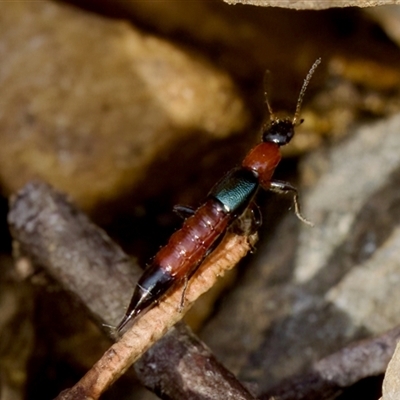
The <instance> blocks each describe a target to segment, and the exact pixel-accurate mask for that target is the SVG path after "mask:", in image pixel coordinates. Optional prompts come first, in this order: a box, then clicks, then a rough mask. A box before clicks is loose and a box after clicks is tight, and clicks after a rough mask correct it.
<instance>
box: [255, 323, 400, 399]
mask: <svg viewBox="0 0 400 400" xmlns="http://www.w3.org/2000/svg"><path fill="white" fill-rule="evenodd" d="M399 340H400V327H396V328H394V329H392V330H390V331H388V332H386V333H384V334H382V335H380V336H377V337H374V338H370V339H365V340H361V341H359V342H356V343H352V344H351V345H349V346H347V347H345V348H344V349H342V350H340V351H338V352H336V353H334V354H331V355H329V356H327V357H325V358H323V359H321V360H320V361H318V362H317V363H315V364H314V366H313V368H312V369H311V371H310V372H309V373H307V374H304V375H299V376H297V377H294V378H292V379H289V380H287V381H286V382H284V383H282V384H281V385H279V386H278V387H276V388H273V389H271V390H270V391H268V393H265V394H264V395H263V396H261V397H260V399H263V400H270V399H275V400H317V399H318V400H325V399H326V400H327V399H332V398H334V397H335V396H336V395H337V394H339V393H341V392H342V391H343V390H344V389H345V388H346V387H349V386H351V385H353V384H355V383H356V382H358V381H360V380H361V379H364V378H367V377H371V376H377V375H380V374H383V373H384V372H385V370H386V368H387V365H388V363H389V361H390V358H391V357H392V355H393V353H394V350H395V348H396V344H397V342H398V341H399Z"/></svg>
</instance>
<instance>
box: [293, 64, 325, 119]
mask: <svg viewBox="0 0 400 400" xmlns="http://www.w3.org/2000/svg"><path fill="white" fill-rule="evenodd" d="M320 63H321V58H317V59H316V60H315V62H314V64H313V65H312V66H311V68H310V70H309V71H308V74H307V76H306V78H305V79H304V82H303V86H302V87H301V90H300V94H299V98H298V100H297V105H296V111H295V113H294V115H293V121H292V123H293V126H296V125H299V124H301V123H302V122H303V120H301V119H299V117H300V110H301V105H302V103H303V98H304V94H305V93H306V90H307V86H308V84H309V83H310V80H311V78H312V76H313V74H314V72H315V70H316V69H317V67H318V65H319V64H320Z"/></svg>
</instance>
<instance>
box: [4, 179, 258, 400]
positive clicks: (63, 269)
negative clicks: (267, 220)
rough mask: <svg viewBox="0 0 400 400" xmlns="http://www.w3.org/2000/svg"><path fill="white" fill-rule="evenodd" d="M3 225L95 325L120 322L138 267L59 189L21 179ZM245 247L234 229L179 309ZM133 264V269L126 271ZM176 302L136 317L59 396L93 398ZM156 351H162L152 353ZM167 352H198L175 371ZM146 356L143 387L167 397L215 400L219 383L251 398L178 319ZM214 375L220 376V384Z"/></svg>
mask: <svg viewBox="0 0 400 400" xmlns="http://www.w3.org/2000/svg"><path fill="white" fill-rule="evenodd" d="M9 223H10V229H11V231H12V234H13V236H14V238H15V239H16V240H17V241H18V243H19V246H20V251H21V252H22V253H23V254H26V255H28V256H29V257H30V258H32V259H33V260H34V261H35V262H36V263H37V264H39V265H41V266H43V267H45V268H46V270H47V271H48V272H49V273H50V274H51V275H53V276H54V277H55V278H56V279H57V280H58V281H59V282H60V283H61V284H62V285H63V286H64V287H65V288H66V289H68V290H69V291H70V292H72V293H74V294H75V295H76V296H77V297H78V298H79V299H80V300H81V302H83V303H84V304H85V305H86V306H87V307H88V309H89V310H90V311H91V313H92V314H93V315H94V316H95V317H96V318H97V319H98V320H99V321H100V322H101V323H103V324H108V325H115V324H116V323H117V322H118V321H119V319H120V318H121V317H122V314H123V312H124V306H126V304H127V303H128V302H129V297H130V295H131V293H132V286H133V282H134V281H135V278H137V276H138V275H139V273H140V270H139V268H136V269H135V267H134V266H133V265H132V263H131V261H130V260H129V258H128V257H127V256H126V255H125V254H124V253H123V252H122V250H121V249H120V248H119V247H118V246H117V245H115V243H113V242H112V241H111V240H110V239H109V238H108V237H107V235H106V234H105V233H104V232H103V231H102V230H101V229H99V228H98V227H96V226H95V225H93V224H92V223H91V222H90V221H89V220H88V218H87V217H86V216H85V215H84V214H83V213H81V212H79V211H78V210H76V209H75V208H74V207H73V206H72V205H71V204H69V203H68V202H67V201H66V199H65V197H64V196H63V195H60V194H59V193H57V192H56V191H54V190H52V189H51V188H50V187H49V186H48V185H45V184H41V183H33V184H29V185H27V186H26V187H25V188H24V189H23V190H21V191H20V192H19V193H18V195H17V196H16V197H15V198H14V199H13V200H12V202H11V210H10V214H9ZM247 251H248V243H247V240H246V239H245V238H243V237H240V236H234V235H231V236H230V237H227V238H226V240H224V243H223V244H222V245H221V246H220V247H219V248H218V249H217V251H216V252H215V254H213V255H212V257H210V258H209V259H208V260H207V263H205V265H204V266H202V268H201V270H199V271H198V274H197V275H196V276H195V277H194V278H193V280H192V281H191V283H190V285H189V287H188V290H187V293H186V298H187V301H186V304H185V309H187V308H189V307H190V305H191V303H192V302H193V301H194V300H195V298H197V297H198V296H199V295H200V294H201V293H203V292H204V291H206V290H207V289H208V288H209V287H210V286H212V284H213V282H214V281H215V279H217V276H218V275H220V274H223V272H224V271H225V270H226V269H227V268H231V267H232V266H233V265H234V264H236V262H237V261H238V260H239V259H240V258H241V257H242V256H243V255H244V254H245V253H246V252H247ZM214 262H215V263H214ZM132 270H135V271H136V272H134V273H132ZM135 275H136V276H135ZM179 301H180V292H179V290H177V291H176V292H175V293H173V294H171V297H170V298H168V300H167V301H166V302H165V303H163V304H161V305H160V307H156V308H154V309H153V310H151V311H149V313H148V314H146V315H144V316H143V317H142V318H141V319H140V320H138V321H137V324H135V325H134V327H133V329H132V330H130V331H129V332H127V335H125V336H124V338H123V339H122V340H121V341H120V342H118V343H117V344H115V345H114V346H113V347H111V349H110V350H109V351H107V353H106V354H105V357H103V358H102V359H101V360H100V361H99V363H97V364H96V366H95V367H94V369H92V370H91V371H90V372H89V373H88V374H87V375H86V376H85V377H84V378H83V383H84V385H82V381H81V382H80V383H79V384H78V385H77V386H76V387H75V388H74V389H72V390H71V391H69V392H64V393H63V394H62V395H60V397H59V398H74V399H78V398H95V397H96V396H98V395H99V394H100V393H101V392H102V391H104V390H105V389H106V387H107V386H108V385H109V384H111V382H113V381H114V380H115V379H116V378H117V377H118V376H119V375H120V374H122V373H123V371H124V370H125V369H126V368H128V366H129V365H130V364H131V363H132V362H133V360H135V359H137V357H138V356H139V354H141V353H142V352H143V351H144V350H145V349H146V348H148V347H149V346H151V344H152V343H154V341H155V340H157V338H159V337H160V336H161V335H162V334H163V333H165V332H166V331H167V330H168V329H169V327H170V326H172V325H173V324H174V323H175V322H176V321H177V320H179V319H180V318H182V316H183V313H179V312H178V311H177V308H178V306H177V305H178V304H179ZM157 353H158V354H161V353H162V355H161V356H158V355H157ZM165 354H168V355H170V354H174V359H175V361H176V357H181V358H183V357H184V355H185V354H197V359H196V360H197V367H196V368H190V367H188V368H187V369H186V370H185V371H181V370H179V369H178V368H177V367H176V365H177V364H181V363H176V362H174V363H171V364H170V365H169V367H168V368H165V363H168V360H166V358H165ZM179 355H180V356H179ZM151 358H152V361H153V362H154V361H155V360H156V361H155V365H156V367H155V369H153V370H152V371H149V370H146V371H145V366H144V365H143V362H142V360H141V362H140V368H137V369H136V372H137V375H138V378H139V379H140V380H141V381H142V382H144V383H146V385H147V386H148V387H150V388H151V387H152V383H151V382H154V389H156V388H160V387H162V390H163V393H161V394H160V393H159V394H160V395H161V396H162V395H164V396H166V398H171V396H172V394H174V396H175V398H176V399H187V398H189V397H190V398H191V399H204V396H203V395H202V390H203V391H204V390H206V391H207V393H208V396H209V393H214V394H215V397H213V398H215V399H218V398H221V395H222V394H221V393H222V392H221V391H219V389H220V390H223V393H224V397H225V398H226V399H253V396H252V395H251V394H250V393H249V392H248V391H247V390H246V389H245V388H244V387H243V386H242V385H241V384H240V383H239V382H238V381H237V380H236V378H234V377H233V375H232V374H230V373H229V371H227V370H226V369H225V368H224V367H223V366H222V365H220V364H219V363H217V362H216V361H215V359H214V358H213V356H212V354H211V353H210V352H209V350H208V349H207V348H206V347H205V346H204V345H203V344H202V342H201V341H199V340H198V339H197V338H195V337H194V336H193V335H191V334H190V333H189V331H188V329H187V328H186V327H184V326H183V325H181V326H180V328H179V330H176V329H172V330H171V331H170V333H169V334H168V337H167V338H166V340H162V341H160V342H159V343H157V346H156V348H155V350H154V351H153V349H152V355H151ZM167 358H168V357H167ZM201 360H202V361H201ZM213 360H214V361H213ZM157 363H159V364H161V366H160V368H164V369H165V370H166V372H165V373H163V374H162V375H161V376H160V375H159V374H158V373H157V370H158V367H159V365H157ZM199 365H201V366H202V368H199V367H198V366H199ZM210 371H212V376H213V379H208V380H207V379H204V377H206V376H207V375H208V376H210V374H207V372H210ZM152 376H153V378H152ZM215 377H218V385H217V384H216V381H215ZM91 379H93V380H91ZM178 381H179V382H182V383H181V385H180V387H178V385H176V382H178ZM185 382H187V383H185ZM189 382H190V383H189ZM193 382H201V386H202V387H201V388H200V387H198V388H196V385H194V384H193ZM196 389H198V393H196ZM67 393H68V394H67ZM65 396H69V397H65ZM79 396H81V397H79ZM207 398H210V397H207Z"/></svg>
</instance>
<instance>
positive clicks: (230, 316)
mask: <svg viewBox="0 0 400 400" xmlns="http://www.w3.org/2000/svg"><path fill="white" fill-rule="evenodd" d="M399 130H400V115H397V116H393V117H391V118H389V119H387V120H382V121H381V122H378V123H375V124H370V125H365V126H360V127H359V128H358V129H356V130H355V131H354V132H353V136H352V137H351V138H349V139H347V140H346V141H343V142H342V143H340V144H338V145H336V146H332V147H331V148H329V149H321V150H320V151H318V152H317V153H316V154H315V155H313V156H312V157H309V159H308V160H307V161H306V162H305V164H304V166H303V178H304V180H305V182H307V183H308V185H309V186H310V189H309V190H308V191H306V193H305V194H304V196H302V198H301V199H302V204H303V213H304V215H305V216H306V217H307V218H309V219H311V220H312V221H313V222H314V224H315V226H314V227H313V228H309V227H307V226H305V225H304V224H301V223H300V222H298V221H296V220H295V217H294V216H293V215H291V216H288V217H287V218H286V219H285V221H284V223H283V224H282V225H281V226H280V227H279V228H278V229H277V230H276V232H274V233H273V238H272V239H271V241H270V242H269V243H267V244H264V245H263V243H259V244H258V245H257V248H258V250H257V252H256V255H255V256H254V259H252V260H251V261H252V262H251V264H250V265H248V266H247V267H246V273H245V274H244V276H243V277H242V279H241V281H240V285H239V286H238V288H237V289H236V290H235V291H234V292H233V293H232V295H231V296H229V297H228V298H227V299H226V301H225V302H224V305H223V307H221V310H220V312H219V313H218V314H217V316H216V318H215V319H214V320H213V321H211V322H210V323H209V325H208V326H207V327H206V329H205V331H204V333H203V338H204V340H205V341H206V342H207V343H208V344H209V345H210V346H211V348H212V349H213V351H214V352H215V354H216V355H217V356H218V357H219V359H221V360H222V361H223V362H224V363H225V365H227V366H228V368H231V369H232V370H233V371H234V372H235V373H237V374H238V375H239V377H240V378H241V379H243V380H247V381H251V382H253V383H257V384H258V385H259V391H260V392H263V391H265V390H268V389H269V388H271V387H272V386H275V385H276V384H278V383H279V382H280V381H281V380H282V379H284V378H287V377H288V376H290V375H292V374H297V373H304V372H305V371H307V369H308V368H310V366H311V364H312V362H314V361H316V360H319V359H321V358H322V357H324V356H327V355H329V354H331V353H333V352H335V351H337V350H339V349H340V348H342V347H343V346H345V345H346V344H348V343H350V342H352V341H354V340H357V339H360V338H365V337H370V336H373V335H377V334H380V333H382V332H384V331H386V330H388V329H390V328H393V327H394V326H397V325H399V324H400V309H399V307H398V302H396V301H395V299H396V297H397V293H398V286H399V281H400V271H399V268H398V260H399V259H400V250H399V249H400V244H399V243H400V242H399V241H400V235H399V233H400V229H399V226H400V208H399V200H398V199H399V197H398V187H399V180H400V174H399V171H400V156H399V154H400V136H399V135H398V132H399ZM275 213H276V211H275ZM266 219H267V220H268V216H267V217H266ZM264 226H265V230H267V231H268V230H269V229H270V227H269V223H268V224H264ZM296 230H299V235H300V236H299V239H298V238H297V233H296ZM263 236H266V235H265V234H264V235H261V237H263ZM239 321H240V323H239ZM232 343H235V350H236V351H235V352H234V354H233V353H232V351H231V345H232Z"/></svg>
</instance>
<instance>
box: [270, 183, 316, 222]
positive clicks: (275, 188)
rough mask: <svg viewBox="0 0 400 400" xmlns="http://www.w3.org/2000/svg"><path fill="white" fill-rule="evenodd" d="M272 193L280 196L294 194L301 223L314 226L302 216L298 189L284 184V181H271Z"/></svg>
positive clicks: (295, 209) (296, 210)
mask: <svg viewBox="0 0 400 400" xmlns="http://www.w3.org/2000/svg"><path fill="white" fill-rule="evenodd" d="M268 190H270V191H271V192H275V193H279V194H282V193H283V194H285V193H289V192H290V193H293V203H294V212H295V214H296V216H297V218H298V219H299V220H300V221H301V222H304V223H305V224H307V225H310V226H314V224H313V223H312V222H310V221H309V220H308V219H306V218H304V217H303V215H302V214H301V210H300V203H299V193H298V191H297V189H296V188H295V187H294V186H293V185H292V184H291V183H289V182H283V181H275V180H273V181H271V182H270V187H269V189H268Z"/></svg>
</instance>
